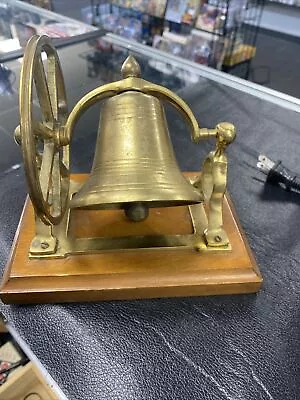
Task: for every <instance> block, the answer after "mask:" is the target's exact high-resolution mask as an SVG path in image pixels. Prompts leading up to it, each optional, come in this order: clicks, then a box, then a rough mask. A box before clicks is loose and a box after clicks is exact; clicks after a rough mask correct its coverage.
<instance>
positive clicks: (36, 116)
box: [15, 36, 70, 225]
mask: <svg viewBox="0 0 300 400" xmlns="http://www.w3.org/2000/svg"><path fill="white" fill-rule="evenodd" d="M43 59H45V60H44V62H43ZM66 118H67V100H66V92H65V85H64V80H63V75H62V71H61V66H60V62H59V58H58V55H57V52H56V50H55V48H54V47H53V46H52V44H51V41H50V39H49V38H48V37H47V36H33V37H32V38H31V39H30V40H29V42H28V44H27V47H26V50H25V54H24V60H23V66H22V71H21V81H20V126H19V127H18V128H17V129H16V133H15V137H16V141H17V142H18V143H19V144H21V146H22V152H23V158H24V167H25V173H26V178H27V181H28V186H29V195H30V198H31V201H32V204H33V206H34V208H35V211H36V213H37V215H38V217H39V218H40V219H41V220H42V221H43V222H44V223H46V224H48V225H49V224H54V225H56V224H58V223H59V222H60V221H61V219H62V218H63V216H64V213H65V211H66V208H67V205H68V200H69V184H70V177H69V145H63V144H65V143H61V140H60V137H61V133H62V130H63V126H64V124H65V121H66Z"/></svg>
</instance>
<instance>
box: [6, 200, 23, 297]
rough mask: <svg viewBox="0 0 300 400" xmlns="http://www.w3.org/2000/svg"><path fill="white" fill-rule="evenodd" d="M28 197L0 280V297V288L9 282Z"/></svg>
mask: <svg viewBox="0 0 300 400" xmlns="http://www.w3.org/2000/svg"><path fill="white" fill-rule="evenodd" d="M29 201H30V200H29V195H28V194H27V196H26V198H25V202H24V206H23V209H22V213H21V216H20V221H19V223H18V227H17V230H16V233H15V236H14V240H13V242H12V246H11V249H10V252H9V256H8V261H7V263H6V265H5V268H4V270H3V276H2V280H1V287H0V295H1V291H2V288H3V287H4V286H5V285H6V283H7V282H8V281H9V278H10V271H11V268H12V264H13V260H14V258H15V253H16V251H17V243H18V241H19V236H20V231H21V226H22V222H23V218H24V214H25V212H26V208H27V206H28V202H29Z"/></svg>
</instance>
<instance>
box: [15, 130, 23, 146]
mask: <svg viewBox="0 0 300 400" xmlns="http://www.w3.org/2000/svg"><path fill="white" fill-rule="evenodd" d="M14 139H15V142H16V143H17V144H18V145H19V146H21V144H22V140H21V129H20V125H18V126H17V127H16V129H15V132H14Z"/></svg>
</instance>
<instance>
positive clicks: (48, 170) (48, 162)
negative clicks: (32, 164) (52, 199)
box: [40, 142, 55, 201]
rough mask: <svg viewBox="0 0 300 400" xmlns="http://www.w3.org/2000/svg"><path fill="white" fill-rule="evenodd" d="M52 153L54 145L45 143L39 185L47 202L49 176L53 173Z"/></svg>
mask: <svg viewBox="0 0 300 400" xmlns="http://www.w3.org/2000/svg"><path fill="white" fill-rule="evenodd" d="M54 151H55V146H54V143H51V142H48V143H47V142H45V145H44V152H43V158H42V165H41V171H40V185H41V190H42V194H43V197H44V199H45V201H48V197H49V189H50V182H51V175H52V171H53V162H54Z"/></svg>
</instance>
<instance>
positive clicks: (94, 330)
mask: <svg viewBox="0 0 300 400" xmlns="http://www.w3.org/2000/svg"><path fill="white" fill-rule="evenodd" d="M129 54H132V55H134V56H135V57H136V59H137V60H138V61H139V63H140V65H141V70H142V76H143V78H145V79H147V80H149V81H152V82H154V83H158V84H160V85H163V86H165V87H167V88H169V89H172V90H173V91H175V92H176V93H177V94H179V95H180V96H181V97H182V98H183V99H184V100H185V101H186V103H187V104H188V105H189V106H190V108H191V109H192V111H193V113H194V114H195V116H196V118H197V121H198V122H199V124H200V126H215V124H216V123H217V122H219V121H227V120H228V121H230V122H232V123H234V124H235V126H236V127H237V138H236V141H235V142H234V144H233V145H232V148H231V149H230V150H229V153H230V154H229V155H230V163H229V166H228V168H229V185H228V190H229V193H230V195H231V197H232V201H233V202H234V203H235V205H236V209H237V212H238V214H239V217H240V219H241V223H242V226H243V228H244V230H245V232H246V234H247V237H248V239H249V244H250V247H251V248H252V249H253V251H254V254H255V257H256V259H257V261H258V263H259V265H260V268H261V271H262V274H263V276H264V286H263V288H262V290H261V291H260V292H259V293H258V294H257V295H241V296H235V297H234V296H225V297H224V296H223V297H209V298H204V297H194V298H189V299H188V298H177V299H168V298H167V299H156V300H143V301H113V302H105V303H101V302H100V303H90V304H81V303H77V304H73V305H62V304H57V305H34V306H21V307H16V306H5V305H3V304H1V305H0V309H1V311H2V312H3V313H4V314H5V316H6V317H7V319H8V320H9V321H10V323H11V325H12V326H14V328H15V329H16V330H17V331H18V332H19V334H20V335H21V337H22V338H23V339H24V340H25V341H26V343H27V344H28V345H29V346H30V348H31V349H32V351H33V352H34V353H35V354H36V356H37V357H38V358H39V359H40V360H41V362H42V363H43V365H44V366H45V367H46V368H47V370H48V371H49V373H50V374H51V376H52V377H53V379H54V380H55V381H56V382H57V383H58V384H59V386H60V387H61V389H62V391H63V392H64V393H65V394H66V396H67V398H70V399H82V400H85V399H86V400H89V399H98V398H99V399H101V398H109V399H111V400H117V399H120V398H122V399H124V400H127V399H128V400H129V399H132V398H134V399H170V400H171V399H198V398H201V399H205V400H206V399H223V398H224V399H236V398H243V399H277V398H278V399H293V398H297V396H298V393H299V391H300V382H299V373H298V372H299V348H300V342H299V329H300V318H299V312H298V310H299V307H300V297H299V293H300V284H299V282H300V280H299V259H300V244H299V240H298V236H299V235H298V231H299V218H298V216H299V199H298V195H297V194H293V193H288V192H285V191H284V190H283V189H282V188H280V187H277V186H272V185H271V186H270V185H266V184H265V177H264V175H263V174H262V173H261V172H260V171H259V170H258V169H257V168H256V164H257V161H258V156H259V154H266V155H267V156H269V157H270V158H272V159H274V160H279V159H280V160H282V161H284V162H285V163H286V164H287V165H288V166H289V168H290V169H291V170H295V171H299V154H298V153H297V149H299V147H300V136H299V125H300V100H299V99H296V98H292V97H290V96H287V95H284V94H282V93H279V92H276V91H273V90H270V89H266V88H264V87H261V86H259V85H256V84H253V83H249V82H247V81H245V80H242V79H239V78H236V77H234V76H231V75H228V74H224V73H222V72H220V71H217V70H213V69H211V68H208V67H205V66H201V65H199V64H196V63H193V62H190V61H188V60H183V59H182V58H179V57H176V56H175V55H171V54H166V53H164V52H162V51H160V50H157V49H151V48H149V47H147V46H144V45H142V44H138V43H134V42H133V41H128V40H126V39H124V38H120V37H118V36H116V35H107V36H106V37H99V38H97V39H94V40H92V41H88V42H84V43H79V44H75V45H73V46H70V47H68V49H60V51H59V56H60V60H61V64H62V69H63V73H64V76H65V80H66V87H67V93H68V105H69V110H71V109H72V107H73V106H74V104H75V103H76V102H77V101H78V100H79V99H80V98H81V97H82V96H83V95H85V94H86V93H87V92H89V91H90V90H92V89H94V88H96V87H98V86H100V85H102V84H104V83H108V82H111V81H116V80H118V79H119V77H120V65H121V64H122V62H123V61H124V59H125V58H126V57H127V56H128V55H129ZM5 69H6V71H13V73H14V74H15V78H16V79H15V81H14V83H12V84H11V90H10V91H9V92H8V91H3V92H2V93H1V101H0V132H1V145H0V152H1V154H0V155H1V157H0V199H1V208H0V235H1V236H0V237H1V240H0V254H1V267H2V268H4V265H5V264H6V261H7V260H8V256H9V251H10V248H11V246H12V242H13V238H14V234H15V232H16V230H17V226H18V222H19V219H20V215H21V212H22V207H23V204H24V200H25V197H26V194H27V186H26V183H25V176H24V169H23V166H22V155H21V152H20V151H19V149H18V147H17V146H16V144H15V143H14V139H13V132H14V129H15V127H16V126H17V125H18V123H19V121H18V81H19V74H20V63H19V61H17V60H16V61H11V62H8V63H6V64H5ZM166 116H167V121H168V126H169V130H170V135H171V139H172V143H173V145H174V149H175V154H176V157H177V160H178V163H179V166H180V168H181V170H189V171H198V170H199V168H200V165H201V163H202V160H203V157H205V155H206V154H207V152H208V151H209V150H210V149H212V147H213V143H210V142H204V143H201V144H199V145H198V146H195V145H194V144H193V143H192V142H191V140H190V137H189V132H188V128H187V127H186V124H185V122H184V120H183V119H181V117H180V116H178V114H177V113H176V111H174V110H173V109H170V108H168V107H166ZM98 124H99V107H98V106H93V108H91V109H90V110H89V112H88V114H87V115H86V116H84V117H83V118H82V119H81V120H80V121H79V125H78V127H77V129H76V131H75V132H74V136H73V140H72V146H73V147H72V154H71V157H72V171H73V172H89V171H90V169H91V164H92V158H93V149H94V146H95V140H96V136H97V131H98ZM141 133H142V132H141ZM114 134H115V135H117V132H114ZM159 262H160V263H161V265H162V267H163V266H164V265H165V264H167V263H168V262H169V260H168V258H163V257H162V258H161V259H160V260H159ZM67 264H68V262H67V260H66V265H67ZM121 267H122V266H121ZM16 278H17V277H16ZM33 279H34V277H33Z"/></svg>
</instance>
